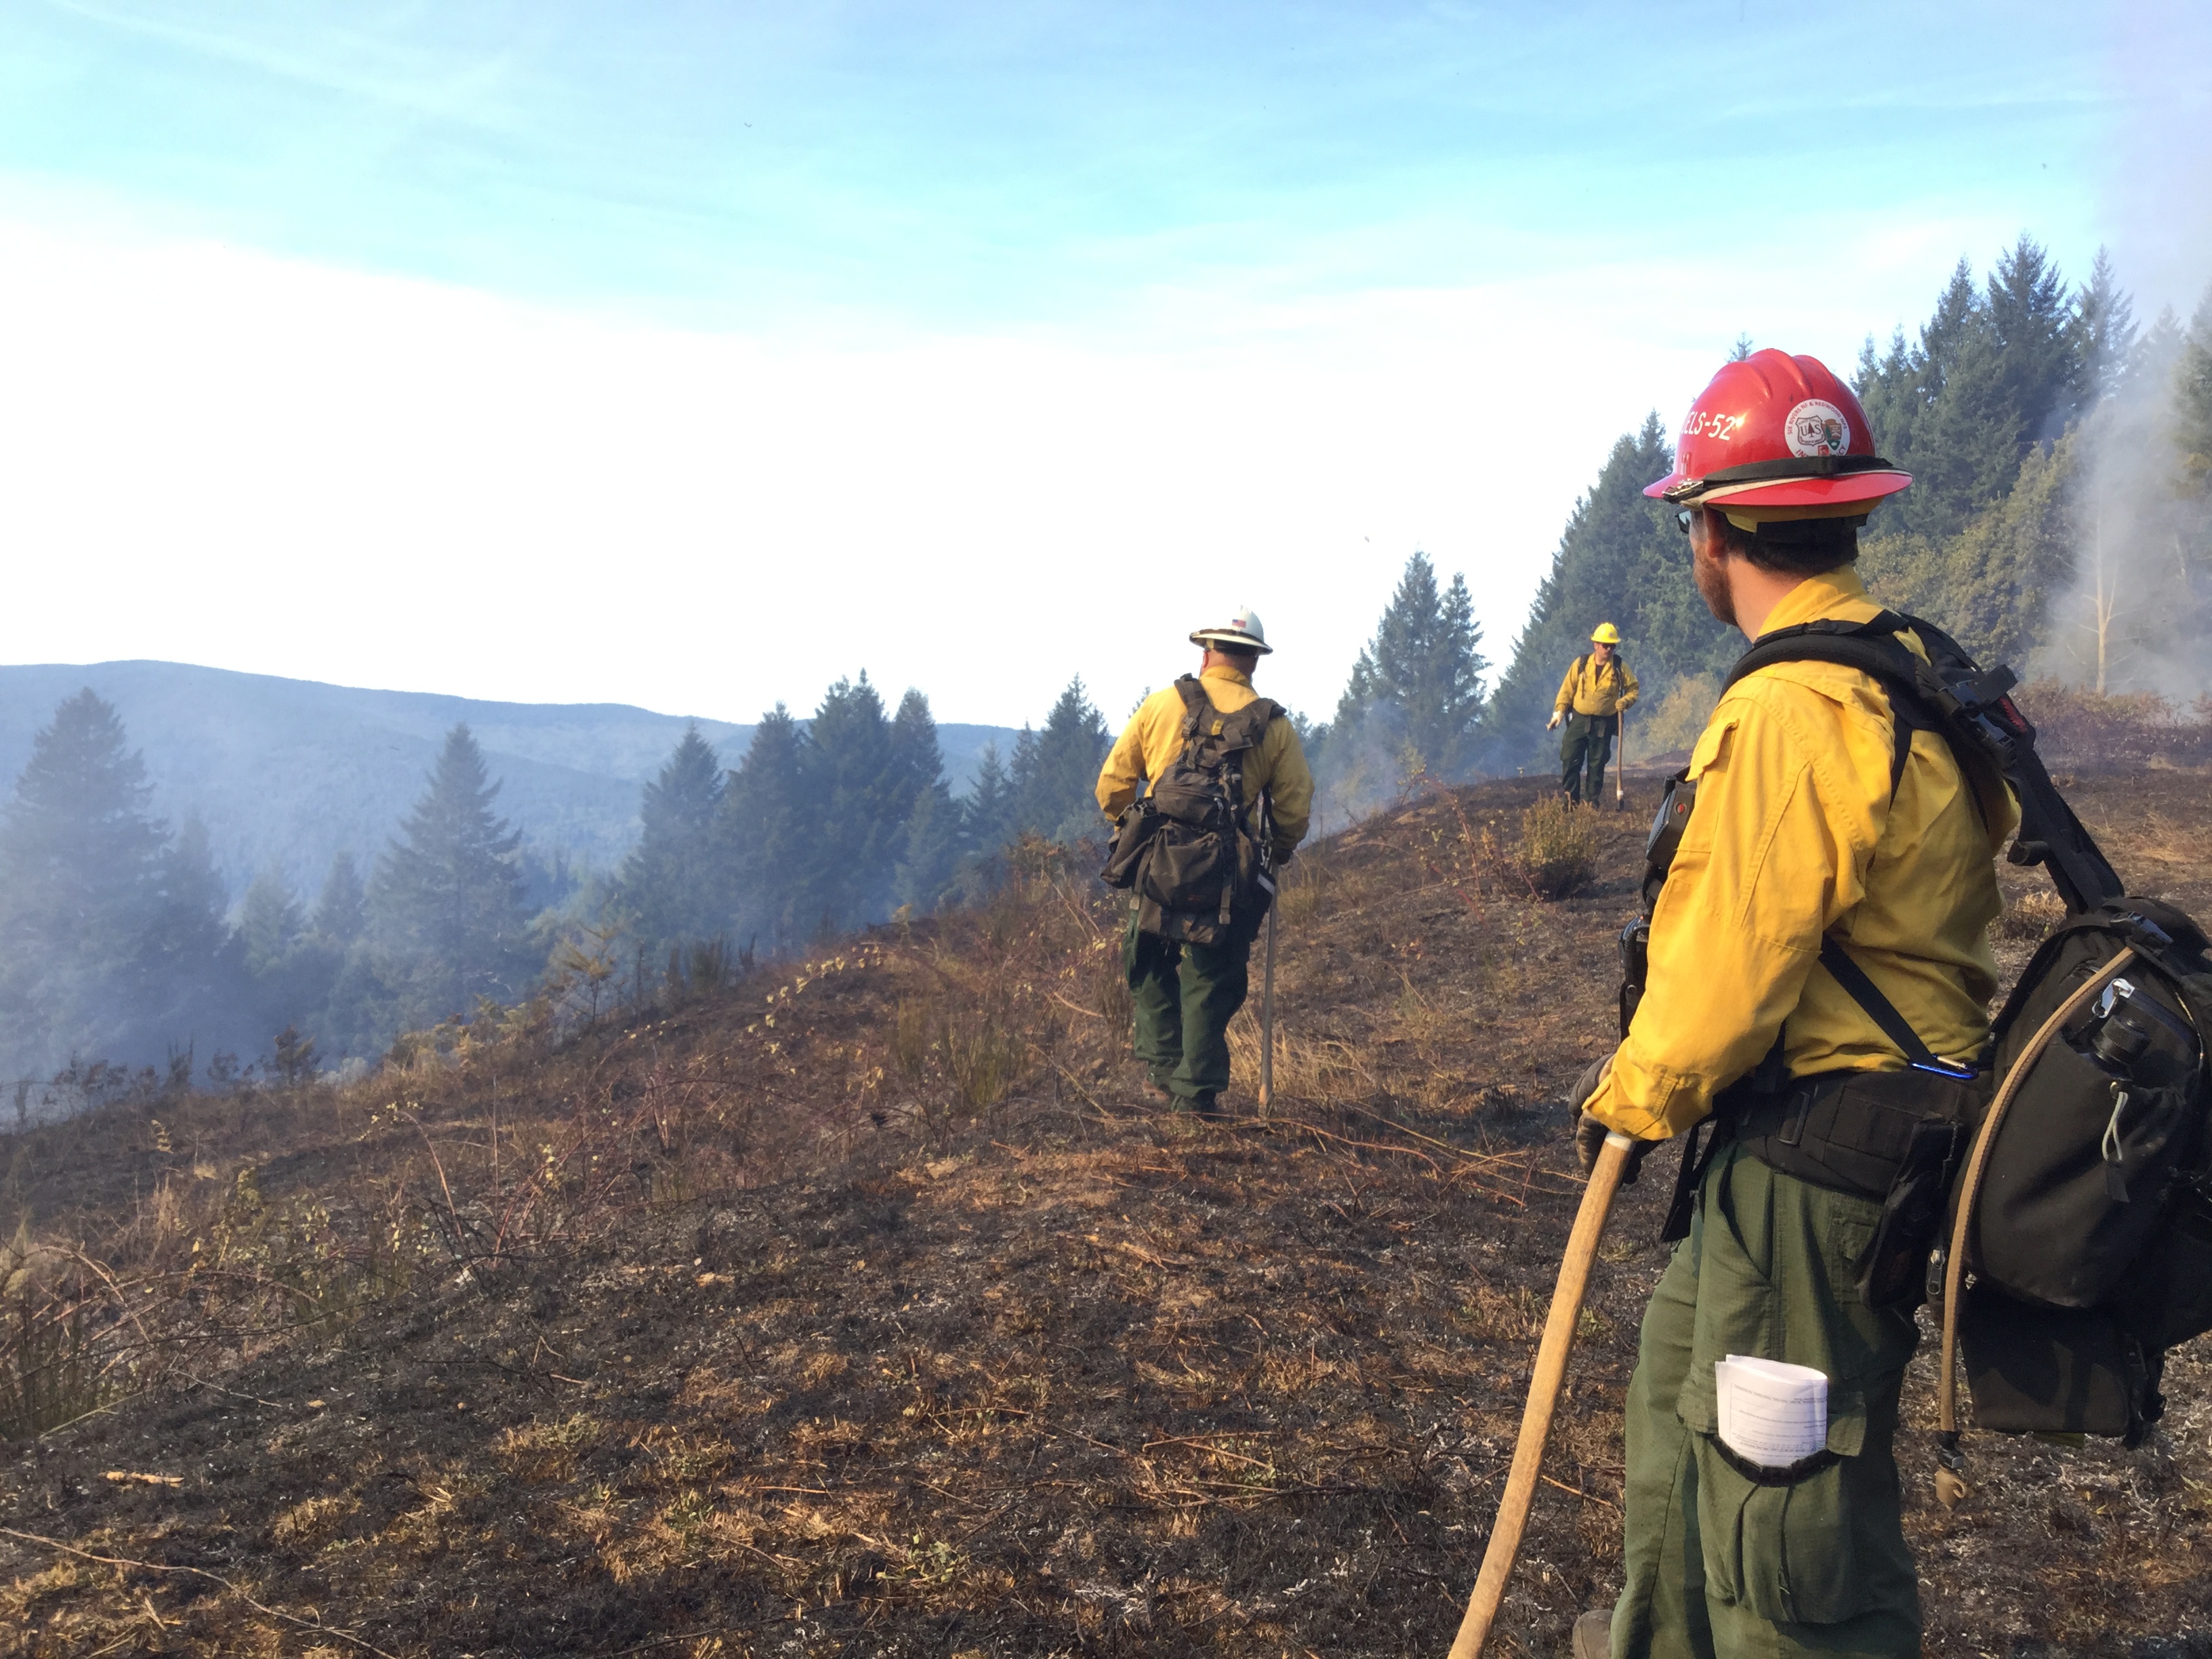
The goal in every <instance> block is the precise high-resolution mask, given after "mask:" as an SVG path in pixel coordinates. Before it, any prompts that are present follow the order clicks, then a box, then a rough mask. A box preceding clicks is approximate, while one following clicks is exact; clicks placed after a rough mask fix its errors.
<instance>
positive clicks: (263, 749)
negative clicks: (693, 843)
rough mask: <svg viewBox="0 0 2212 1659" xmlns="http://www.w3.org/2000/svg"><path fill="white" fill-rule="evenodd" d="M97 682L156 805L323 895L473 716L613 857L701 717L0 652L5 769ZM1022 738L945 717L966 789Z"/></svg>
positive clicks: (517, 803) (522, 779)
mask: <svg viewBox="0 0 2212 1659" xmlns="http://www.w3.org/2000/svg"><path fill="white" fill-rule="evenodd" d="M87 686H89V687H91V688H92V689H93V690H94V691H97V692H98V693H99V694H100V696H103V697H105V698H106V700H107V701H108V702H111V703H112V704H114V705H115V707H116V709H117V711H118V713H119V714H121V715H122V717H123V721H124V725H125V727H126V728H127V729H128V731H129V732H130V734H131V743H132V744H133V745H134V746H135V747H137V748H140V749H142V750H143V751H144V754H145V757H146V768H147V771H148V773H149V775H150V777H151V779H152V781H153V784H154V787H155V801H154V810H155V811H157V812H159V813H161V815H162V816H164V817H167V818H168V819H169V820H170V821H171V822H172V823H175V822H176V821H178V820H179V819H180V818H182V817H185V815H186V814H188V813H194V814H197V816H198V817H199V818H200V819H201V821H202V822H204V823H205V824H206V825H207V827H208V831H209V836H210V842H211V843H212V845H213V847H214V849H215V853H216V860H217V861H218V862H219V864H220V865H221V866H222V871H223V873H224V875H225V877H226V878H227V879H228V882H229V884H230V889H231V896H232V897H233V898H235V897H237V896H238V895H239V894H240V893H241V892H242V891H243V890H245V886H246V883H247V882H249V881H251V880H252V878H253V877H254V875H255V873H256V872H258V871H259V870H260V868H261V867H262V866H263V865H264V864H265V863H267V862H268V861H269V860H272V859H273V860H276V862H277V863H278V865H279V866H280V867H281V868H282V869H283V872H284V873H285V876H286V878H288V879H289V881H290V882H291V884H292V885H293V887H294V888H295V890H300V891H301V892H304V893H306V894H307V895H309V896H311V897H312V896H313V893H314V891H315V890H316V888H317V887H318V886H319V884H320V883H321V881H322V878H323V875H324V872H325V871H326V870H327V869H328V868H329V867H330V862H331V856H332V855H333V854H336V853H337V851H338V849H339V848H349V849H350V850H351V851H352V853H353V854H354V855H355V857H356V859H357V860H361V861H362V864H363V866H364V867H365V866H366V865H367V863H368V860H371V859H373V858H374V855H375V854H377V853H378V852H380V851H381V850H382V848H383V847H384V844H385V842H386V838H387V837H389V836H391V835H392V833H393V832H394V830H395V829H396V828H397V826H398V823H399V820H400V819H401V817H404V815H405V813H406V811H407V810H408V808H409V807H410V806H411V805H413V804H414V801H415V799H416V797H417V796H418V795H420V794H421V793H422V781H423V779H424V778H425V776H427V775H428V773H429V770H430V768H431V765H432V763H434V762H435V760H436V759H437V756H438V749H439V745H440V744H441V742H442V741H443V739H444V738H445V735H446V733H447V732H448V731H450V730H452V728H453V726H455V725H457V724H459V723H460V722H463V721H465V722H467V724H468V725H469V726H470V728H471V730H472V731H473V732H475V733H476V737H477V743H478V744H480V745H481V746H482V748H483V751H484V758H485V759H486V761H487V762H489V764H490V767H491V770H492V774H493V775H494V776H495V777H497V778H499V779H500V780H501V783H502V785H503V787H502V789H501V795H500V807H501V811H503V812H504V813H505V814H506V816H507V818H508V820H509V821H510V822H512V823H515V824H516V825H518V826H519V827H520V828H521V829H522V830H523V831H524V833H525V835H526V836H527V838H528V839H529V840H530V842H532V844H534V845H536V846H538V847H540V848H545V849H548V850H550V849H551V848H567V849H568V851H569V852H570V853H571V854H574V856H576V857H578V858H580V859H584V860H588V861H589V862H590V863H592V864H593V865H595V866H599V868H602V869H605V868H607V867H610V866H612V865H613V864H615V863H616V862H617V861H618V860H620V859H621V858H622V857H623V854H625V853H627V852H628V851H629V847H630V845H631V843H632V842H634V841H635V839H636V836H637V803H638V788H639V786H640V785H641V783H642V782H643V781H645V780H646V779H647V778H649V777H651V776H652V775H653V774H654V773H655V772H656V771H658V770H659V768H660V766H661V765H662V763H664V762H665V761H666V760H667V758H668V756H669V752H670V751H671V750H673V749H674V748H675V746H676V744H677V743H678V740H679V739H681V738H682V737H683V735H684V727H685V726H687V725H689V724H690V720H688V719H687V718H686V717H684V716H681V715H675V714H654V713H653V712H652V711H650V710H648V709H644V708H631V707H629V705H627V704H623V703H520V702H484V701H482V700H479V699H477V698H471V697H449V696H435V695H432V694H429V693H423V692H413V691H376V690H363V689H360V688H357V687H352V686H340V685H325V684H320V683H319V682H317V681H313V680H288V679H279V678H275V677H273V676H270V675H266V674H240V673H234V672H232V671H228V670H227V669H219V668H200V667H196V666H193V665H190V664H185V663H168V662H108V663H93V664H89V665H82V666H78V665H68V664H36V665H14V666H0V786H4V785H7V784H10V783H12V782H13V781H14V780H15V775H16V774H17V773H19V772H20V771H21V769H22V767H23V763H24V761H25V760H26V759H27V757H29V754H30V752H31V740H32V738H33V735H34V734H35V733H36V732H38V731H39V729H40V727H41V726H45V725H46V723H47V722H48V721H49V720H52V718H53V713H54V708H55V707H56V705H58V703H60V702H62V701H63V700H64V698H67V697H70V696H75V695H76V693H77V692H78V691H80V690H83V689H84V688H85V687H87ZM698 726H699V729H700V732H701V733H702V735H703V736H704V737H705V738H707V740H708V742H709V743H711V744H714V746H715V748H716V749H717V750H719V751H720V755H721V757H722V763H723V764H724V765H726V766H735V765H736V764H737V763H738V759H739V757H742V756H743V754H744V748H745V745H746V744H747V743H749V742H750V740H751V738H752V730H753V728H752V727H751V726H748V725H733V724H732V723H730V722H728V721H726V720H704V719H702V720H699V721H698ZM1013 738H1014V732H1012V729H1011V728H1006V727H1000V726H958V725H949V726H939V728H938V739H939V744H940V746H941V747H942V749H943V750H944V753H945V773H946V776H947V778H948V780H949V781H951V784H952V787H953V788H954V789H955V790H956V791H957V790H960V789H963V788H964V787H966V786H967V783H968V781H969V779H970V778H971V777H972V776H973V775H974V772H975V766H976V764H977V763H978V760H979V759H980V757H981V753H982V750H983V746H984V744H987V743H991V742H996V743H997V744H999V746H1000V752H1001V753H1002V754H1007V755H1011V754H1012V749H1013Z"/></svg>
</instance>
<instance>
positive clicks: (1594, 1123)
mask: <svg viewBox="0 0 2212 1659" xmlns="http://www.w3.org/2000/svg"><path fill="white" fill-rule="evenodd" d="M1612 1069H1613V1056H1612V1055H1611V1054H1607V1055H1606V1056H1605V1058H1604V1059H1602V1060H1592V1061H1590V1063H1589V1066H1588V1067H1587V1068H1586V1069H1585V1070H1584V1071H1583V1074H1582V1076H1581V1077H1580V1078H1579V1079H1577V1081H1576V1083H1575V1086H1574V1090H1573V1091H1572V1092H1571V1094H1569V1095H1568V1097H1567V1109H1568V1110H1569V1111H1571V1112H1572V1113H1574V1115H1575V1158H1576V1160H1577V1162H1578V1163H1580V1164H1581V1165H1582V1166H1583V1174H1584V1175H1588V1174H1589V1172H1590V1171H1591V1170H1595V1168H1597V1155H1598V1151H1599V1149H1600V1148H1601V1147H1602V1146H1604V1145H1605V1138H1606V1136H1607V1135H1608V1134H1610V1133H1612V1131H1611V1130H1610V1129H1609V1128H1607V1127H1606V1125H1605V1124H1604V1123H1603V1122H1602V1121H1601V1120H1599V1119H1597V1118H1594V1117H1592V1116H1591V1115H1589V1113H1588V1112H1585V1111H1584V1110H1583V1102H1584V1101H1586V1100H1588V1099H1589V1097H1591V1096H1592V1095H1594V1094H1595V1093H1596V1092H1597V1091H1598V1085H1600V1084H1601V1083H1603V1082H1604V1081H1605V1079H1606V1073H1608V1072H1610V1071H1611V1070H1612ZM1658 1144H1659V1143H1658V1142H1656V1141H1655V1140H1638V1141H1634V1142H1632V1143H1631V1144H1630V1146H1629V1148H1628V1162H1627V1164H1626V1165H1625V1166H1624V1167H1623V1168H1622V1170H1621V1171H1620V1184H1621V1185H1622V1186H1624V1187H1633V1186H1634V1185H1635V1184H1636V1176H1637V1173H1638V1170H1641V1169H1642V1168H1643V1167H1644V1155H1645V1154H1646V1153H1648V1152H1650V1150H1651V1149H1652V1148H1653V1147H1654V1146H1657V1145H1658Z"/></svg>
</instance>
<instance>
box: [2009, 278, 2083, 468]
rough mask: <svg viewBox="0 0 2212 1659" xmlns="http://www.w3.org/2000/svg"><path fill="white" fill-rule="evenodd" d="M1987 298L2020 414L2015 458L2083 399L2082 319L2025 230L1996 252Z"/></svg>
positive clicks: (2062, 425)
mask: <svg viewBox="0 0 2212 1659" xmlns="http://www.w3.org/2000/svg"><path fill="white" fill-rule="evenodd" d="M1987 305H1988V308H1989V319H1990V332H1991V333H1992V335H1993V336H1994V337H1995V338H1996V345H1997V350H1998V352H1999V354H2000V361H2001V363H2002V378H2001V385H2002V387H2003V395H2004V397H2005V398H2006V400H2007V401H2008V403H2009V404H2011V405H2012V408H2013V410H2015V419H2016V422H2017V425H2016V426H2015V430H2014V434H2013V441H2014V442H2015V445H2016V446H2017V447H2018V450H2019V453H2018V455H2017V456H2016V458H2015V459H2020V460H2025V459H2027V451H2028V449H2029V448H2030V447H2032V446H2033V445H2035V444H2038V443H2049V442H2051V441H2052V440H2054V439H2056V438H2057V437H2058V435H2060V434H2061V433H2063V431H2064V430H2065V429H2066V426H2067V423H2068V422H2069V421H2070V420H2071V419H2072V417H2073V416H2074V414H2075V411H2076V410H2078V408H2079V407H2080V404H2081V390H2082V386H2081V378H2082V362H2081V345H2080V330H2081V324H2080V319H2079V316H2078V313H2076V311H2075V306H2074V301H2073V299H2072V297H2071V296H2070V295H2069V294H2068V292H2067V289H2066V283H2065V282H2064V280H2063V278H2062V277H2061V276H2059V274H2058V267H2057V265H2055V264H2051V258H2050V256H2049V255H2048V254H2046V253H2045V252H2044V250H2043V249H2042V248H2040V247H2039V246H2036V244H2035V243H2034V242H2033V241H2032V240H2030V239H2029V238H2027V237H2026V236H2022V237H2021V239H2020V240H2019V241H2018V242H2017V243H2015V245H2014V246H2012V247H2011V248H2010V249H2009V250H2008V251H2007V252H2004V253H2002V254H2001V255H1999V256H1998V258H1997V262H1996V269H1995V270H1991V271H1990V280H1989V286H1988V292H1987ZM2011 482H2012V481H2011V480H2010V479H2007V480H2006V481H2005V483H2006V487H2007V488H2008V489H2009V488H2010V486H2011Z"/></svg>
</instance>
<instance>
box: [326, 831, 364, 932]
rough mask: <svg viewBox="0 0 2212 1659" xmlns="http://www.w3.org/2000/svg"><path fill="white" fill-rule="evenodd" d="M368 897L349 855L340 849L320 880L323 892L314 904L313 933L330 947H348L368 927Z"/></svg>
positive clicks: (351, 856)
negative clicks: (321, 880)
mask: <svg viewBox="0 0 2212 1659" xmlns="http://www.w3.org/2000/svg"><path fill="white" fill-rule="evenodd" d="M367 926H368V892H367V890H365V889H364V888H363V887H362V882H361V872H360V870H359V869H358V868H357V867H356V866H355V864H354V861H353V854H351V853H349V852H348V851H347V850H346V849H345V848H343V847H341V848H338V850H337V853H336V854H333V855H332V856H331V871H330V873H329V874H328V875H327V876H325V877H324V878H323V890H322V894H321V896H319V897H318V898H317V899H316V901H315V921H314V928H315V932H316V933H319V934H320V935H321V936H322V937H323V938H324V939H328V940H330V941H331V943H332V944H333V945H339V946H344V945H351V944H352V943H353V942H354V941H355V940H356V939H359V938H360V937H361V935H362V929H363V928H364V927H367Z"/></svg>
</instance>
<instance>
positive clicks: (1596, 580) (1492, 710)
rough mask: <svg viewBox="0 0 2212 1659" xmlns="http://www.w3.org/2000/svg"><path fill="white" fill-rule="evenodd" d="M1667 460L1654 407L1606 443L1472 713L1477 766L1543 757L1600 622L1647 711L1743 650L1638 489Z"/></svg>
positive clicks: (1528, 762)
mask: <svg viewBox="0 0 2212 1659" xmlns="http://www.w3.org/2000/svg"><path fill="white" fill-rule="evenodd" d="M1673 461H1674V456H1673V453H1672V451H1671V449H1670V448H1669V447H1668V441H1667V433H1666V428H1663V427H1662V425H1661V424H1660V422H1659V418H1658V416H1656V415H1652V416H1646V417H1645V420H1644V424H1643V426H1642V427H1641V428H1639V429H1638V431H1636V432H1634V433H1631V434H1629V435H1626V436H1624V437H1622V438H1620V440H1619V441H1616V442H1615V443H1614V445H1613V452H1612V453H1611V454H1610V455H1608V456H1607V458H1606V462H1605V465H1604V466H1603V468H1602V469H1601V470H1600V471H1599V473H1598V476H1597V480H1596V482H1595V483H1594V484H1592V485H1591V487H1590V491H1589V494H1588V495H1584V496H1583V498H1582V500H1581V501H1577V503H1576V504H1575V510H1574V512H1573V513H1572V514H1571V516H1570V517H1569V519H1568V520H1567V527H1566V532H1565V534H1564V535H1562V536H1561V537H1560V538H1559V550H1558V551H1557V552H1556V553H1555V554H1553V559H1552V568H1551V571H1550V573H1549V574H1547V576H1546V577H1545V579H1544V580H1543V582H1542V583H1541V585H1540V586H1538V588H1537V590H1536V599H1535V603H1534V605H1532V606H1531V607H1530V608H1529V612H1528V621H1527V623H1524V624H1523V625H1522V629H1521V635H1520V637H1519V638H1518V639H1517V640H1516V641H1514V647H1513V660H1512V664H1511V665H1510V667H1509V668H1508V669H1507V670H1506V671H1505V672H1504V675H1503V676H1501V677H1500V678H1499V680H1498V690H1496V692H1495V693H1494V694H1493V695H1492V697H1491V699H1490V702H1489V704H1488V706H1487V707H1486V708H1485V709H1484V711H1483V720H1482V744H1481V752H1482V756H1483V762H1484V764H1485V765H1486V766H1487V767H1489V768H1490V769H1493V770H1510V769H1515V768H1533V767H1536V766H1549V765H1551V764H1553V755H1554V754H1555V753H1556V750H1557V747H1558V740H1557V739H1556V738H1552V737H1550V736H1548V735H1547V733H1546V732H1545V729H1544V723H1545V721H1546V720H1548V719H1549V718H1550V717H1551V713H1552V702H1553V697H1554V696H1556V695H1557V693H1558V691H1559V681H1560V679H1561V678H1563V677H1564V676H1565V673H1566V671H1567V667H1568V665H1570V664H1571V663H1572V662H1573V661H1574V660H1575V659H1576V658H1577V657H1579V656H1582V655H1583V653H1586V652H1587V651H1589V635H1590V630H1591V629H1593V628H1594V627H1595V626H1596V625H1597V624H1598V623H1601V622H1610V623H1613V625H1614V626H1616V627H1617V628H1619V629H1620V631H1621V636H1622V644H1621V655H1622V657H1623V658H1624V659H1626V661H1627V663H1628V665H1629V666H1630V667H1631V668H1632V669H1633V670H1634V671H1635V672H1636V676H1637V678H1638V682H1639V683H1640V684H1642V686H1643V691H1644V696H1643V700H1642V701H1641V702H1638V705H1637V706H1638V708H1656V707H1657V706H1658V704H1659V703H1660V702H1662V700H1663V699H1664V698H1665V696H1666V695H1667V693H1668V690H1670V689H1671V688H1672V686H1673V685H1674V683H1675V682H1677V681H1679V680H1683V679H1687V678H1692V677H1694V676H1697V675H1700V674H1714V673H1717V672H1719V671H1723V670H1725V669H1726V667H1727V665H1729V663H1730V662H1732V661H1734V660H1735V655H1736V653H1738V652H1739V651H1740V650H1741V648H1742V644H1743V641H1742V637H1741V635H1737V634H1735V633H1733V632H1732V631H1731V630H1729V629H1725V628H1723V627H1722V626H1721V624H1720V623H1717V622H1715V621H1714V620H1713V616H1712V612H1711V611H1709V610H1707V609H1706V607H1705V600H1704V599H1701V598H1700V597H1699V594H1698V591H1697V586H1696V585H1695V583H1694V582H1693V581H1692V578H1691V574H1690V547H1689V544H1688V543H1687V542H1686V541H1685V540H1684V539H1683V538H1682V535H1681V532H1680V530H1679V529H1678V528H1677V527H1676V526H1675V525H1674V514H1673V513H1672V511H1671V510H1670V509H1668V507H1666V506H1665V504H1664V503H1662V502H1659V501H1652V500H1650V498H1649V497H1647V496H1646V495H1644V485H1645V484H1647V483H1650V482H1651V480H1652V479H1654V478H1656V477H1661V476H1662V475H1663V474H1664V473H1665V472H1666V471H1667V470H1668V468H1669V467H1670V466H1671V465H1673ZM1332 741H1334V739H1333V740H1332ZM1631 752H1632V753H1633V752H1634V750H1633V749H1632V750H1631Z"/></svg>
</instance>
